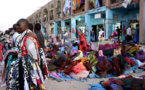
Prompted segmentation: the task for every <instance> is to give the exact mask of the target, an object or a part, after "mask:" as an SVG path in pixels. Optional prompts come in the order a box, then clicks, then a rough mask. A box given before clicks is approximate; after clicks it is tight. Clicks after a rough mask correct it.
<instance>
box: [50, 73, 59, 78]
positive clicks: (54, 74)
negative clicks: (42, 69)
mask: <svg viewBox="0 0 145 90" xmlns="http://www.w3.org/2000/svg"><path fill="white" fill-rule="evenodd" d="M52 75H53V76H55V77H57V78H60V77H59V76H58V75H57V74H56V73H55V72H53V73H52Z"/></svg>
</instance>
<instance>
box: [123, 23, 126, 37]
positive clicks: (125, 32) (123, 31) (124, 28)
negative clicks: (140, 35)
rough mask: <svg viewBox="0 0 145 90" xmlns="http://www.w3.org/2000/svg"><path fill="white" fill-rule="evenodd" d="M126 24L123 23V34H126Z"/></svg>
mask: <svg viewBox="0 0 145 90" xmlns="http://www.w3.org/2000/svg"><path fill="white" fill-rule="evenodd" d="M125 33H126V32H125V25H123V35H124V34H125Z"/></svg>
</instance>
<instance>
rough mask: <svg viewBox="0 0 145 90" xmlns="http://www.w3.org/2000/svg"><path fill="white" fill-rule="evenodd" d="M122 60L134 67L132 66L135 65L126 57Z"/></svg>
mask: <svg viewBox="0 0 145 90" xmlns="http://www.w3.org/2000/svg"><path fill="white" fill-rule="evenodd" d="M124 60H125V61H126V62H128V63H129V64H131V65H134V64H135V61H133V60H130V59H129V58H128V57H124Z"/></svg>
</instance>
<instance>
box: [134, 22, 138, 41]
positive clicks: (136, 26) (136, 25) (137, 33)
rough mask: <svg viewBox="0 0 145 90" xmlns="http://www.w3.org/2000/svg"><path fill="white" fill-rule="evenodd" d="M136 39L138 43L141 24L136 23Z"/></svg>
mask: <svg viewBox="0 0 145 90" xmlns="http://www.w3.org/2000/svg"><path fill="white" fill-rule="evenodd" d="M134 41H135V42H136V43H138V42H139V24H137V25H136V32H135V37H134Z"/></svg>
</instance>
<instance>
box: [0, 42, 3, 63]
mask: <svg viewBox="0 0 145 90" xmlns="http://www.w3.org/2000/svg"><path fill="white" fill-rule="evenodd" d="M2 50H3V46H2V44H1V43H0V61H2V60H3V53H2Z"/></svg>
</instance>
